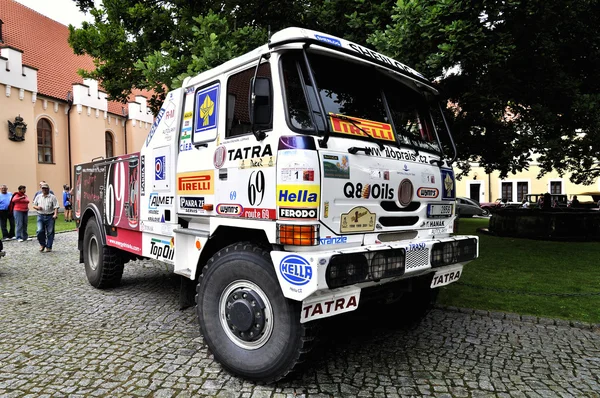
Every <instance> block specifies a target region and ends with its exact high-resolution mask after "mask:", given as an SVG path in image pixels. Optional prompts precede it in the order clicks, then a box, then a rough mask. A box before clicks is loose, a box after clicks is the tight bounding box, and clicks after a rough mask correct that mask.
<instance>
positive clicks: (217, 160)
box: [213, 145, 227, 169]
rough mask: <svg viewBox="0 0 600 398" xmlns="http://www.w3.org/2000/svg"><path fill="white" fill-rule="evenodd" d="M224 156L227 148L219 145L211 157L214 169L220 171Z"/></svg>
mask: <svg viewBox="0 0 600 398" xmlns="http://www.w3.org/2000/svg"><path fill="white" fill-rule="evenodd" d="M225 156H227V148H225V145H220V146H218V147H217V149H215V154H214V155H213V164H214V165H215V169H220V168H221V167H223V165H224V164H225Z"/></svg>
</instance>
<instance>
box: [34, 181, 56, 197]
mask: <svg viewBox="0 0 600 398" xmlns="http://www.w3.org/2000/svg"><path fill="white" fill-rule="evenodd" d="M44 184H48V183H47V182H46V181H40V190H39V191H37V192H36V193H35V195H33V200H35V198H37V197H38V195H41V194H42V185H44ZM50 193H51V194H52V195H54V191H52V190H50Z"/></svg>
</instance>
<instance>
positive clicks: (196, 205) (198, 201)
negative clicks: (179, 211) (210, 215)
mask: <svg viewBox="0 0 600 398" xmlns="http://www.w3.org/2000/svg"><path fill="white" fill-rule="evenodd" d="M202 206H204V198H201V197H193V196H180V197H179V207H181V208H184V209H199V210H201V209H202Z"/></svg>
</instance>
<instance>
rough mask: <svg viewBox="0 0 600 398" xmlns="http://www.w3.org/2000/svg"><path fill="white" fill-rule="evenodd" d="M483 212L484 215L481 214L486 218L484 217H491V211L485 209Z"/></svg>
mask: <svg viewBox="0 0 600 398" xmlns="http://www.w3.org/2000/svg"><path fill="white" fill-rule="evenodd" d="M482 210H483V213H482V214H481V215H482V216H484V217H487V216H489V215H490V209H485V208H484V209H482Z"/></svg>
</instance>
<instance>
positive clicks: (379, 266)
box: [371, 252, 387, 280]
mask: <svg viewBox="0 0 600 398" xmlns="http://www.w3.org/2000/svg"><path fill="white" fill-rule="evenodd" d="M386 268H387V259H386V256H385V254H383V253H382V252H379V253H377V254H375V255H374V256H373V259H372V260H371V276H372V277H373V279H374V280H378V279H381V278H382V277H383V273H384V272H385V270H386Z"/></svg>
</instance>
